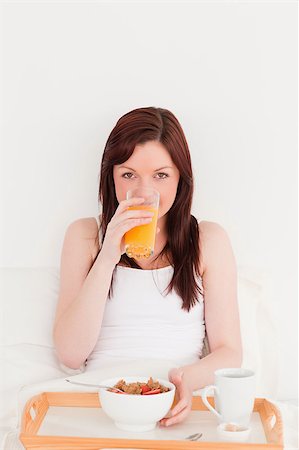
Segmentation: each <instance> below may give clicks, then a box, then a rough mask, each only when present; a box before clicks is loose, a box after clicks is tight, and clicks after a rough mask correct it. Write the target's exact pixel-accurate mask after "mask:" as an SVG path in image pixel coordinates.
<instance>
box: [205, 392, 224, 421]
mask: <svg viewBox="0 0 299 450" xmlns="http://www.w3.org/2000/svg"><path fill="white" fill-rule="evenodd" d="M211 390H213V391H217V392H219V390H218V387H217V386H215V385H214V384H211V385H210V386H206V387H205V388H204V389H203V391H202V394H201V398H202V401H203V403H204V404H205V405H206V407H207V408H208V409H209V410H210V411H211V412H212V413H213V414H215V416H217V417H218V419H221V415H220V414H219V412H218V411H216V409H215V408H213V406H212V405H211V404H210V403H209V402H208V399H207V395H208V392H209V391H211Z"/></svg>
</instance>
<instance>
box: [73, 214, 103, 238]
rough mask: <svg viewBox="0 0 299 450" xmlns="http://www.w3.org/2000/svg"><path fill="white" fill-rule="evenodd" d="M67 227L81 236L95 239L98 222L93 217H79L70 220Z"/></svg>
mask: <svg viewBox="0 0 299 450" xmlns="http://www.w3.org/2000/svg"><path fill="white" fill-rule="evenodd" d="M68 229H69V230H70V231H71V232H73V233H76V234H77V235H78V236H80V237H81V238H85V239H95V238H96V237H97V236H98V233H99V230H98V223H97V220H96V218H95V217H81V218H80V219H76V220H74V221H73V222H71V223H70V224H69V226H68Z"/></svg>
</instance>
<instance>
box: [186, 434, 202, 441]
mask: <svg viewBox="0 0 299 450" xmlns="http://www.w3.org/2000/svg"><path fill="white" fill-rule="evenodd" d="M201 437H202V433H195V434H191V435H190V436H187V437H186V438H185V439H187V440H188V441H198V439H200V438H201Z"/></svg>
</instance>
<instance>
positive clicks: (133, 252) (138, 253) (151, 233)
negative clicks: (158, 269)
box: [125, 187, 160, 259]
mask: <svg viewBox="0 0 299 450" xmlns="http://www.w3.org/2000/svg"><path fill="white" fill-rule="evenodd" d="M133 197H141V198H144V202H143V203H142V204H141V205H136V206H130V207H129V208H128V209H139V210H140V209H145V210H147V211H151V212H153V213H154V215H153V218H152V221H151V222H150V223H146V224H144V225H138V226H137V227H134V228H132V229H131V230H129V231H127V232H126V234H125V249H126V254H127V255H128V256H129V257H130V258H136V259H142V258H149V257H150V256H151V255H152V254H153V253H154V247H155V238H156V228H157V221H158V210H159V199H160V194H159V192H158V191H156V190H155V189H152V188H146V187H143V188H141V187H140V188H135V189H131V190H130V191H128V192H127V200H128V199H130V198H133Z"/></svg>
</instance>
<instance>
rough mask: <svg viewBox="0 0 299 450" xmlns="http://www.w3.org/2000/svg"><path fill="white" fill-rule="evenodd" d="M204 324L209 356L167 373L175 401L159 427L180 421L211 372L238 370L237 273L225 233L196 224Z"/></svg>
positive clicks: (212, 225) (212, 226)
mask: <svg viewBox="0 0 299 450" xmlns="http://www.w3.org/2000/svg"><path fill="white" fill-rule="evenodd" d="M200 250H201V257H202V272H203V273H202V280H203V289H204V305H205V324H206V332H207V336H208V340H209V346H210V351H211V353H210V354H209V355H208V356H206V357H205V358H203V359H200V360H198V362H196V363H194V364H190V365H186V366H182V367H180V368H178V369H174V370H173V371H171V372H170V379H172V380H173V381H174V382H175V384H176V386H177V388H178V392H179V402H178V403H177V405H176V406H175V407H174V408H173V410H172V411H171V413H170V414H169V417H171V418H170V419H163V421H162V424H163V425H166V426H167V425H173V424H174V423H178V422H181V421H182V420H183V419H184V418H185V417H186V416H187V415H188V413H189V411H190V408H191V401H192V391H194V390H197V389H200V388H202V387H204V386H206V385H208V384H211V383H213V382H214V371H215V370H216V369H220V368H223V367H240V365H241V363H242V344H241V333H240V322H239V312H238V299H237V270H236V262H235V258H234V255H233V251H232V248H231V245H230V241H229V238H228V236H227V234H226V232H225V231H224V230H223V228H221V227H220V226H219V225H217V224H216V223H213V222H201V223H200Z"/></svg>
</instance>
